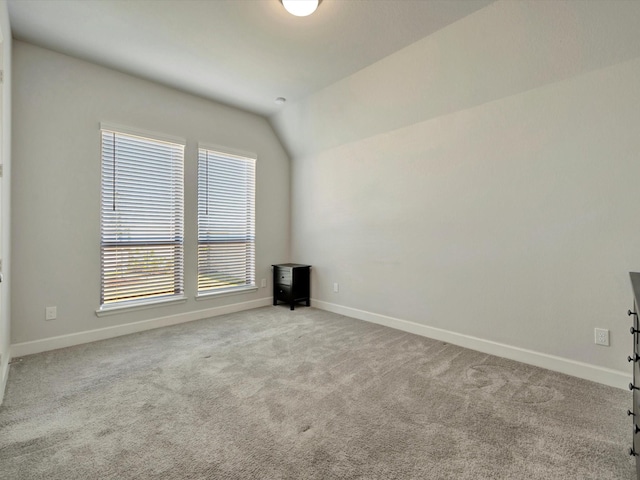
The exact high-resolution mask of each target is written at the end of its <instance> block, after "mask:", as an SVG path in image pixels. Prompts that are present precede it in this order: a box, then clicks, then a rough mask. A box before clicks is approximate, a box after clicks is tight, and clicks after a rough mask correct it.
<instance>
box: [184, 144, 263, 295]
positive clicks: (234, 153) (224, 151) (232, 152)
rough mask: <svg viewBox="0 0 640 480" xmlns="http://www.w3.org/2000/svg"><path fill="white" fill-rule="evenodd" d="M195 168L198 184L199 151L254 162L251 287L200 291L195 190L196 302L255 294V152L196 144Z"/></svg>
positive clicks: (197, 203) (197, 199)
mask: <svg viewBox="0 0 640 480" xmlns="http://www.w3.org/2000/svg"><path fill="white" fill-rule="evenodd" d="M197 147H198V148H197V167H196V171H197V173H196V184H197V185H198V184H199V181H200V178H199V168H200V166H199V162H200V151H201V150H208V151H209V152H213V153H217V154H219V155H221V156H228V157H239V158H242V159H246V160H253V162H254V172H253V174H254V176H253V276H254V278H253V281H254V283H253V285H249V284H245V285H239V286H234V287H226V288H220V289H217V290H207V291H200V289H199V281H198V276H199V273H200V268H199V259H200V257H199V247H200V221H199V202H200V190H199V188H198V187H197V188H196V294H195V299H196V300H207V299H211V298H216V297H224V296H229V295H239V294H246V293H252V292H257V291H258V290H259V287H258V283H257V282H258V280H257V274H256V265H257V261H256V250H257V235H256V231H255V230H256V192H257V181H256V180H257V172H258V155H257V154H256V153H255V152H250V151H246V150H241V149H237V148H230V147H226V146H223V145H217V144H213V143H206V142H198V146H197Z"/></svg>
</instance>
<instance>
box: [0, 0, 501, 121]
mask: <svg viewBox="0 0 640 480" xmlns="http://www.w3.org/2000/svg"><path fill="white" fill-rule="evenodd" d="M490 3H492V0H464V1H462V0H458V1H452V0H324V1H323V2H322V4H321V5H320V7H319V8H318V10H317V11H316V12H315V13H314V14H313V15H311V16H309V17H294V16H292V15H290V14H288V13H287V12H286V11H285V10H284V9H283V7H282V5H281V4H280V2H279V0H128V1H123V0H94V1H87V0H9V2H8V4H9V15H10V22H11V28H12V33H13V36H14V37H15V38H17V39H19V40H24V41H27V42H30V43H33V44H36V45H40V46H44V47H47V48H50V49H52V50H56V51H59V52H62V53H65V54H68V55H72V56H75V57H78V58H82V59H85V60H89V61H92V62H95V63H98V64H101V65H104V66H107V67H110V68H114V69H116V70H120V71H122V72H126V73H129V74H133V75H136V76H139V77H142V78H146V79H149V80H153V81H156V82H159V83H162V84H165V85H168V86H171V87H174V88H177V89H180V90H183V91H186V92H189V93H193V94H196V95H199V96H202V97H205V98H209V99H212V100H215V101H218V102H221V103H225V104H228V105H231V106H235V107H238V108H241V109H245V110H248V111H251V112H255V113H258V114H260V115H264V116H271V115H273V114H275V113H277V112H278V111H279V110H280V109H282V108H286V104H285V106H284V107H283V106H282V105H278V104H276V103H275V102H274V100H275V98H277V97H285V98H286V99H287V102H295V101H298V100H301V99H303V98H305V97H307V96H308V95H310V94H313V93H315V92H317V91H319V90H321V89H323V88H325V87H327V86H328V85H331V84H333V83H335V82H336V81H338V80H341V79H343V78H345V77H348V76H349V75H351V74H353V73H355V72H357V71H359V70H361V69H362V68H364V67H366V66H368V65H371V64H372V63H375V62H377V61H378V60H380V59H382V58H384V57H386V56H388V55H390V54H392V53H394V52H396V51H398V50H400V49H401V48H403V47H406V46H407V45H409V44H411V43H414V42H416V41H418V40H420V39H421V38H424V37H426V36H428V35H430V34H432V33H434V32H436V31H437V30H439V29H441V28H443V27H445V26H447V25H449V24H451V23H453V22H456V21H457V20H459V19H461V18H463V17H465V16H467V15H469V14H471V13H473V12H474V11H476V10H478V9H480V8H483V7H485V6H486V5H488V4H490Z"/></svg>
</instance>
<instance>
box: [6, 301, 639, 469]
mask: <svg viewBox="0 0 640 480" xmlns="http://www.w3.org/2000/svg"><path fill="white" fill-rule="evenodd" d="M629 404H630V394H629V392H625V391H623V390H618V389H614V388H610V387H606V386H602V385H599V384H595V383H591V382H588V381H584V380H579V379H576V378H572V377H568V376H565V375H561V374H558V373H554V372H550V371H546V370H543V369H540V368H535V367H531V366H527V365H523V364H520V363H517V362H513V361H508V360H504V359H500V358H497V357H492V356H489V355H484V354H480V353H477V352H474V351H471V350H466V349H463V348H460V347H456V346H453V345H448V344H445V343H443V342H439V341H435V340H430V339H427V338H422V337H418V336H415V335H410V334H406V333H403V332H399V331H395V330H391V329H388V328H384V327H380V326H377V325H372V324H368V323H365V322H361V321H358V320H353V319H350V318H347V317H343V316H340V315H335V314H331V313H327V312H323V311H320V310H316V309H313V308H304V307H300V308H297V309H296V310H295V311H293V312H291V311H290V310H289V309H288V308H286V307H282V306H281V307H265V308H260V309H256V310H251V311H248V312H242V313H237V314H232V315H226V316H222V317H217V318H213V319H209V320H204V321H199V322H192V323H189V324H183V325H179V326H175V327H168V328H162V329H158V330H153V331H149V332H144V333H140V334H135V335H129V336H126V337H120V338H117V339H112V340H107V341H102V342H96V343H92V344H87V345H82V346H77V347H71V348H66V349H62V350H57V351H53V352H48V353H43V354H38V355H33V356H29V357H24V358H22V359H17V360H16V361H15V362H14V363H13V364H12V366H11V371H10V376H9V381H8V387H7V392H6V397H5V403H4V404H3V405H2V407H0V478H2V479H11V480H19V479H48V480H55V479H152V478H153V479H356V478H357V479H456V480H463V479H473V480H478V479H580V480H584V479H597V480H605V479H615V480H621V479H629V480H630V479H632V478H634V471H633V462H632V459H631V458H630V457H629V456H628V455H627V453H626V449H627V448H628V447H629V444H630V441H631V421H630V420H629V419H628V417H627V416H626V415H625V411H626V409H627V408H628V406H629Z"/></svg>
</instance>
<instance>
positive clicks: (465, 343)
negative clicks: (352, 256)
mask: <svg viewBox="0 0 640 480" xmlns="http://www.w3.org/2000/svg"><path fill="white" fill-rule="evenodd" d="M311 306H313V307H316V308H319V309H321V310H327V311H329V312H333V313H338V314H340V315H345V316H347V317H352V318H357V319H358V320H364V321H367V322H371V323H377V324H378V325H384V326H385V327H391V328H395V329H396V330H402V331H404V332H409V333H414V334H416V335H421V336H423V337H428V338H433V339H435V340H441V341H443V342H447V343H452V344H454V345H458V346H460V347H465V348H469V349H471V350H476V351H478V352H482V353H488V354H490V355H496V356H498V357H503V358H508V359H510V360H516V361H518V362H522V363H527V364H529V365H535V366H536V367H542V368H546V369H547V370H553V371H555V372H560V373H564V374H567V375H571V376H574V377H578V378H583V379H585V380H591V381H593V382H597V383H602V384H604V385H609V386H611V387H617V388H623V389H626V388H628V385H629V382H630V381H631V374H627V373H625V372H620V371H617V370H612V369H609V368H603V367H599V366H597V365H592V364H589V363H583V362H577V361H575V360H570V359H568V358H563V357H557V356H555V355H549V354H546V353H540V352H536V351H533V350H527V349H525V348H520V347H514V346H511V345H506V344H504V343H498V342H492V341H490V340H484V339H482V338H477V337H472V336H470V335H463V334H461V333H456V332H451V331H449V330H444V329H441V328H435V327H429V326H427V325H422V324H420V323H415V322H411V321H408V320H401V319H399V318H394V317H388V316H386V315H379V314H377V313H372V312H367V311H365V310H358V309H356V308H351V307H344V306H342V305H336V304H334V303H329V302H323V301H321V300H314V299H312V300H311Z"/></svg>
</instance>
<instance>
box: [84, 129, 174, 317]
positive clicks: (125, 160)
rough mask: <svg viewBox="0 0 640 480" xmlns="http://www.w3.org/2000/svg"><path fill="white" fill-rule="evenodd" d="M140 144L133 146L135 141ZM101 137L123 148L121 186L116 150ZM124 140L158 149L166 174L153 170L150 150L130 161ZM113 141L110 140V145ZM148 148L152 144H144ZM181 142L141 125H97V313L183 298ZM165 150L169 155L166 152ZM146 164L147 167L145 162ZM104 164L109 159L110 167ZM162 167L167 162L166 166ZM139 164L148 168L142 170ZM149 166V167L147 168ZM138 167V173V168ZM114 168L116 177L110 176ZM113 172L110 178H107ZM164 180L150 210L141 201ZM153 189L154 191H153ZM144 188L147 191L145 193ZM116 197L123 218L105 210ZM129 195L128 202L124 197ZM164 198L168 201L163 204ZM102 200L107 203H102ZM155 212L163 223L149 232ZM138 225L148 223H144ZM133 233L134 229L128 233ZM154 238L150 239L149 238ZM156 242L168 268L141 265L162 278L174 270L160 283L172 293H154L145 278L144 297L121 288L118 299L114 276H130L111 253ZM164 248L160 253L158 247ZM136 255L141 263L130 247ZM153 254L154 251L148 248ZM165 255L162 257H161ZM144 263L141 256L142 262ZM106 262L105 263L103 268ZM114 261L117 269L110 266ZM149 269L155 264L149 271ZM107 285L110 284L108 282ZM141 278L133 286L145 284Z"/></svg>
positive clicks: (124, 264) (143, 306)
mask: <svg viewBox="0 0 640 480" xmlns="http://www.w3.org/2000/svg"><path fill="white" fill-rule="evenodd" d="M137 139H138V140H141V141H142V142H141V143H140V144H138V145H135V142H136V140H137ZM105 141H114V142H116V141H120V142H121V146H122V147H123V149H125V150H122V151H121V152H126V154H129V156H126V155H125V153H121V154H120V155H121V156H120V168H121V169H123V170H121V174H120V175H121V182H122V183H121V186H120V188H118V187H117V185H118V176H117V172H118V170H117V169H116V163H117V162H118V157H117V155H118V153H117V151H116V150H115V149H113V147H110V146H107V145H105ZM126 142H133V143H130V144H129V147H128V148H129V149H131V148H133V147H132V145H135V146H138V147H142V148H144V143H148V144H155V145H156V146H158V147H159V148H161V149H163V150H165V152H163V153H160V154H159V157H158V158H157V160H160V161H164V160H169V162H170V163H169V165H168V166H167V167H166V169H165V170H166V172H164V174H163V175H162V176H161V175H159V172H160V171H161V169H160V168H158V169H154V168H153V161H154V160H151V159H150V155H153V154H154V153H152V151H148V152H146V157H145V153H143V154H142V155H141V161H140V163H139V164H137V163H135V160H134V155H135V152H134V151H133V150H126V149H127V146H126ZM114 145H115V144H114ZM149 146H150V147H151V145H149ZM185 146H186V142H185V140H184V139H181V138H177V137H173V136H169V135H164V134H158V133H155V132H148V131H144V130H140V129H133V128H130V127H124V126H120V125H114V124H109V123H101V124H100V155H101V179H102V188H101V196H100V227H101V234H100V260H101V263H100V279H101V282H100V307H99V308H98V310H96V314H97V315H98V316H102V315H109V314H114V313H119V312H122V311H123V310H131V309H142V308H152V307H155V306H157V305H163V304H167V303H177V302H184V301H186V297H185V295H184V149H185ZM167 152H170V153H167ZM145 162H147V163H146V165H145ZM109 163H113V164H112V165H109ZM165 165H167V164H165ZM144 167H148V168H147V169H146V170H145V169H144ZM149 167H150V169H149ZM139 168H140V169H141V170H140V171H139V170H138V169H139ZM114 172H115V175H114ZM156 174H158V177H156V178H157V179H156V180H155V183H153V182H146V179H153V177H152V175H156ZM110 176H113V178H108V177H110ZM167 181H168V182H169V185H168V186H169V188H167V190H166V195H164V190H163V200H165V199H167V200H166V202H163V203H161V204H158V211H155V210H149V209H150V208H152V207H153V206H154V205H153V202H151V203H149V204H146V205H144V200H141V198H142V196H150V197H151V198H153V196H154V195H156V196H157V189H158V188H160V189H163V188H165V186H164V183H165V182H167ZM125 183H126V185H127V186H128V187H129V188H130V190H129V196H127V194H126V193H122V192H123V190H120V189H123V188H127V187H125V186H124V185H125ZM154 188H155V189H156V190H155V192H154V191H153V189H154ZM145 190H147V191H145ZM119 194H120V195H121V199H120V202H121V203H120V208H121V209H122V210H121V211H122V212H123V213H122V217H121V218H122V219H123V220H120V218H118V217H114V215H113V214H111V212H110V210H111V209H112V208H113V211H116V209H117V208H118V205H119V204H118V195H119ZM127 199H129V200H127ZM167 202H168V203H167ZM107 204H112V206H111V205H107ZM155 215H157V216H158V218H159V220H158V222H159V223H158V224H164V225H163V227H161V228H157V230H155V231H154V227H153V222H150V221H149V218H153V216H155ZM120 221H122V222H127V223H128V225H127V228H126V233H127V234H126V238H121V237H125V236H124V235H123V234H122V232H121V231H120V230H119V227H118V224H119V222H120ZM143 223H144V224H145V225H147V226H146V227H144V226H143ZM132 231H133V233H131V232H132ZM154 237H155V238H154ZM154 246H157V247H158V248H159V252H160V255H161V257H160V258H161V260H162V259H169V260H170V263H169V265H170V266H169V267H168V268H167V267H166V266H164V267H160V268H158V267H157V266H155V267H154V265H153V263H151V264H149V263H147V264H143V267H142V268H145V269H149V270H150V271H151V272H152V273H155V274H157V275H161V274H164V275H165V276H167V274H166V272H167V271H172V272H173V277H171V276H169V278H173V279H172V280H170V281H169V282H165V280H162V282H163V283H165V284H169V285H171V283H173V286H171V287H167V290H173V291H172V292H171V293H166V294H163V293H162V292H159V293H156V294H153V292H152V287H153V285H152V284H153V282H150V281H149V279H148V278H147V279H146V281H147V284H146V285H147V286H148V287H149V290H148V291H147V295H145V296H143V297H142V298H135V294H133V293H132V292H131V291H130V290H127V289H124V288H123V289H122V291H121V292H122V293H121V295H122V298H120V299H118V298H117V296H118V293H117V292H118V290H117V288H116V287H113V283H115V282H116V281H117V280H116V279H117V278H118V277H119V276H120V278H124V276H125V275H131V273H130V272H128V273H127V274H124V273H122V270H120V272H121V273H118V269H119V268H121V267H122V268H127V267H129V266H130V264H128V263H127V262H126V261H125V262H121V259H120V258H119V257H118V255H121V254H120V253H118V255H116V253H115V252H117V251H118V247H120V248H121V252H123V254H124V255H125V256H127V257H130V256H131V253H130V252H131V251H130V250H129V251H128V249H130V248H132V247H133V248H135V247H140V249H141V250H144V249H149V248H150V247H151V248H152V247H154ZM114 249H115V250H114ZM163 249H164V251H163ZM133 251H134V252H135V255H137V256H138V259H136V260H135V261H136V262H140V260H139V258H140V255H143V257H144V254H141V253H140V251H136V250H133ZM151 251H152V252H153V250H151ZM165 252H171V253H166V255H165V256H164V257H163V256H162V255H163V254H165ZM143 262H144V260H143ZM107 265H108V266H107ZM115 265H117V267H116V266H115ZM154 268H156V270H155V272H154V270H153V269H154ZM144 275H145V274H144V273H143V274H140V273H137V276H138V277H139V279H140V280H142V279H144ZM110 284H111V285H110ZM144 284H145V283H144V282H143V281H141V282H140V283H139V284H138V285H144ZM107 295H109V297H107Z"/></svg>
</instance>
